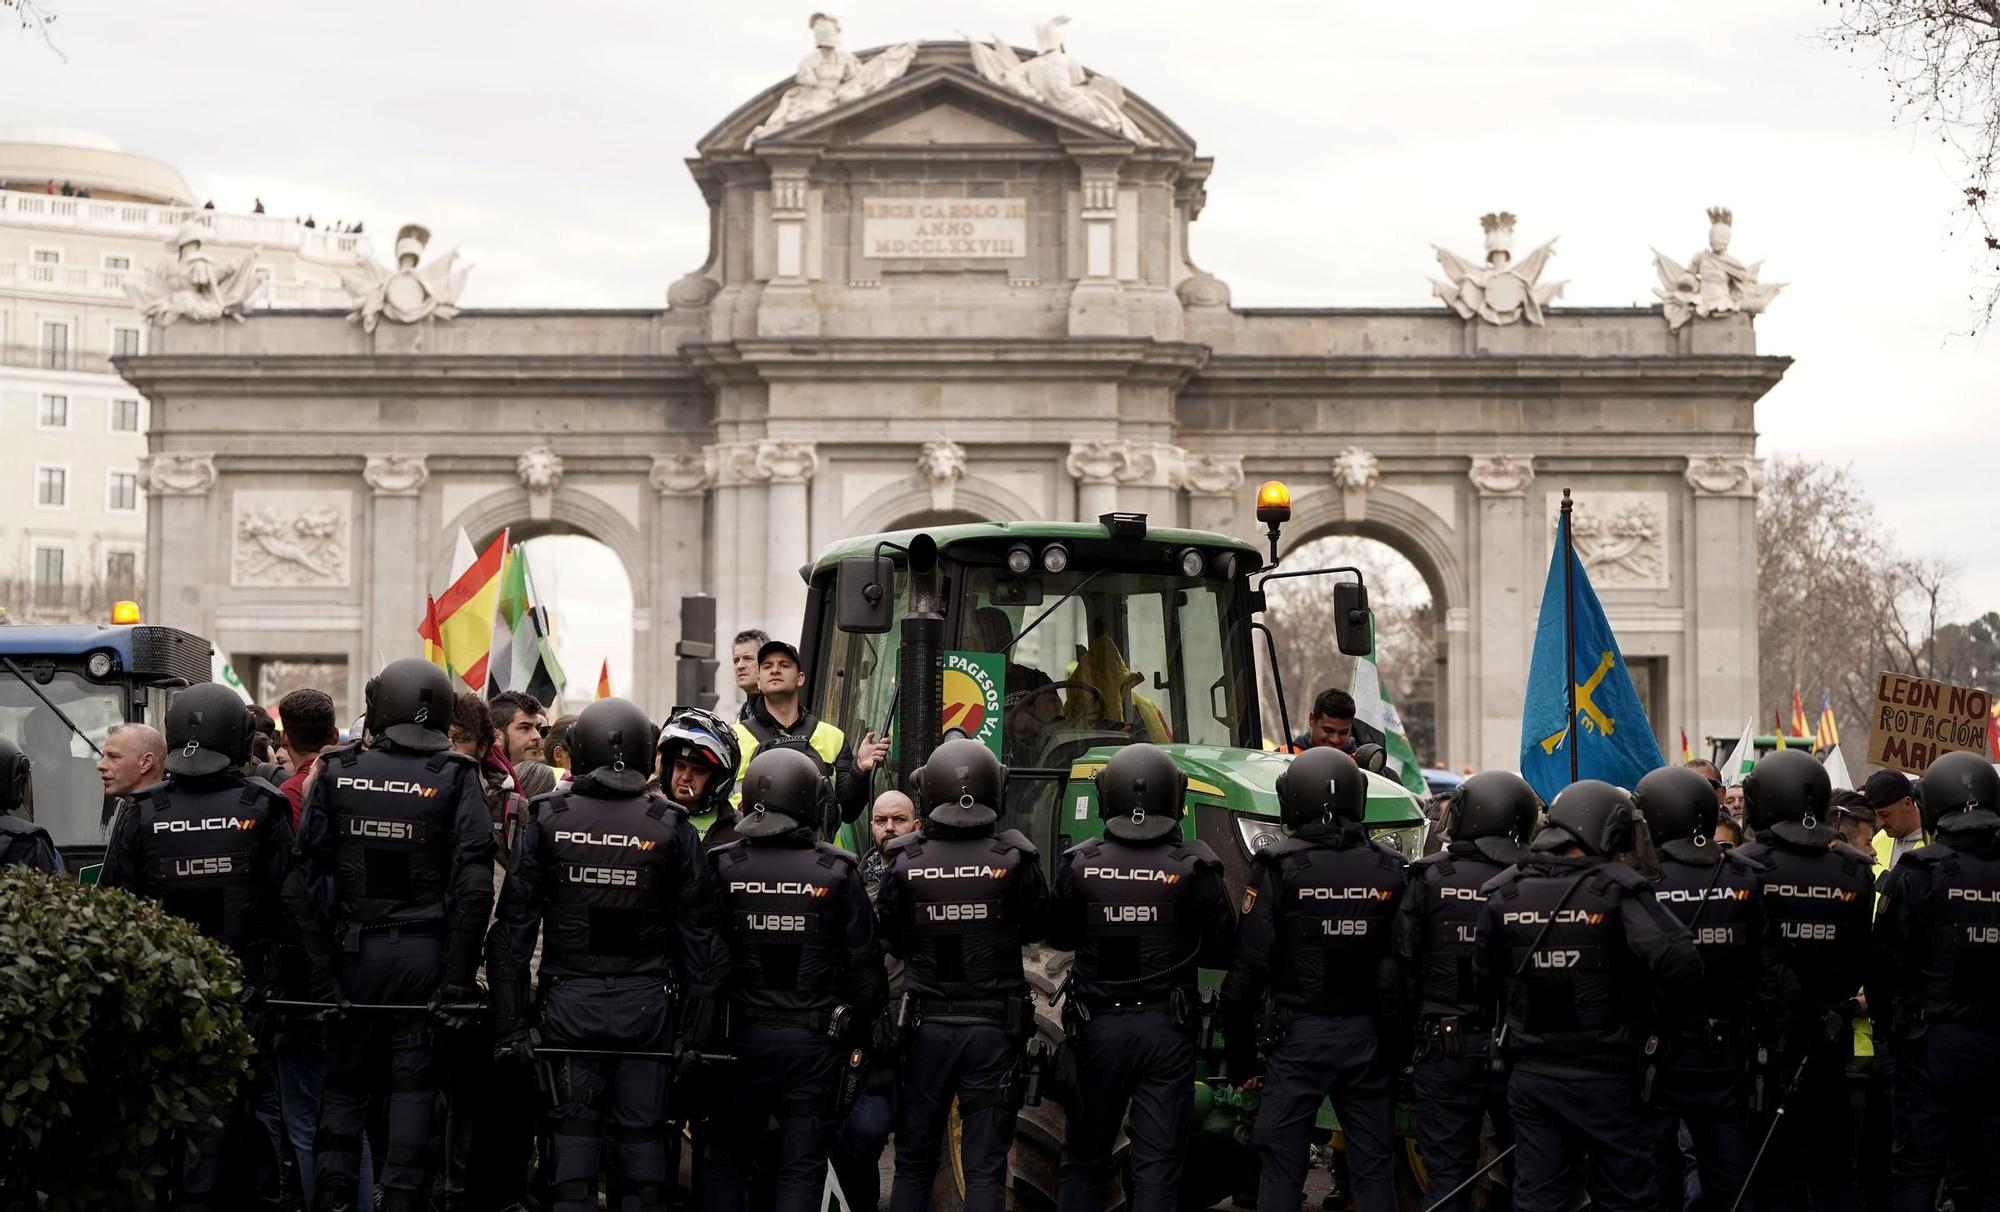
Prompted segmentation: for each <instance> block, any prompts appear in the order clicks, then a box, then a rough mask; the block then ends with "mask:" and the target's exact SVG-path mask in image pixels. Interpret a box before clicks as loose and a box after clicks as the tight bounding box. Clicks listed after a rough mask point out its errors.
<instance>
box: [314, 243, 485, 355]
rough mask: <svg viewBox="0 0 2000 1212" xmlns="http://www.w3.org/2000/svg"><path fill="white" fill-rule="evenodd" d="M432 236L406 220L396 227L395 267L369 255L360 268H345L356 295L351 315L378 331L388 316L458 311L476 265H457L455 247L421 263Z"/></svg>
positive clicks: (344, 278)
mask: <svg viewBox="0 0 2000 1212" xmlns="http://www.w3.org/2000/svg"><path fill="white" fill-rule="evenodd" d="M430 242H431V229H430V228H428V227H425V226H423V225H422V224H419V223H405V224H404V225H403V227H402V230H400V231H398V232H397V233H396V268H395V269H394V271H389V270H385V269H383V268H382V267H381V266H380V265H378V264H376V263H375V262H373V261H369V262H367V263H365V264H364V265H363V266H362V269H361V272H359V273H354V274H342V275H341V278H340V284H341V286H343V287H344V288H346V290H347V296H348V298H350V299H352V300H353V301H354V310H353V311H351V312H349V313H348V314H347V318H348V319H350V320H359V321H361V327H362V329H363V330H365V331H367V332H374V331H375V325H376V324H378V323H380V322H381V320H382V317H384V316H387V317H389V318H390V319H391V320H394V321H396V322H397V323H398V324H415V323H416V322H417V321H419V320H449V319H451V318H452V317H453V316H455V315H457V314H458V296H459V295H460V294H461V293H463V292H464V290H465V276H466V275H467V274H468V273H470V272H472V267H471V266H470V265H468V266H466V267H465V268H463V269H460V268H458V250H457V249H455V248H454V249H452V250H451V251H450V252H448V253H446V254H445V255H444V257H443V259H441V260H437V261H432V262H431V263H430V264H429V265H419V264H418V262H420V261H421V260H423V256H424V249H425V247H426V246H428V245H429V244H430Z"/></svg>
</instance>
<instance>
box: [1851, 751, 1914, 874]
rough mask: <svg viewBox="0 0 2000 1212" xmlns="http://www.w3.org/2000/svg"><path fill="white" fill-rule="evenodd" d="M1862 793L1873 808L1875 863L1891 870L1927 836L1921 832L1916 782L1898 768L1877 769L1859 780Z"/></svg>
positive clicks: (1878, 866) (1880, 868)
mask: <svg viewBox="0 0 2000 1212" xmlns="http://www.w3.org/2000/svg"><path fill="white" fill-rule="evenodd" d="M1861 794H1862V795H1865V796H1867V797H1868V806H1869V807H1870V808H1873V809H1874V810H1875V830H1876V832H1875V866H1876V867H1877V869H1878V870H1880V871H1893V870H1895V868H1896V864H1897V863H1899V862H1901V861H1902V858H1903V856H1904V855H1906V854H1908V853H1909V852H1910V851H1912V850H1915V849H1917V848H1918V847H1920V846H1922V845H1923V844H1924V843H1926V842H1928V841H1929V840H1930V838H1928V837H1927V836H1925V834H1924V814H1923V811H1922V809H1920V808H1918V806H1917V788H1916V785H1915V784H1913V783H1912V782H1910V776H1909V775H1907V774H1904V773H1902V772H1901V771H1899V770H1877V771H1876V772H1875V773H1873V774H1871V775H1869V776H1868V781H1867V782H1865V783H1863V784H1861Z"/></svg>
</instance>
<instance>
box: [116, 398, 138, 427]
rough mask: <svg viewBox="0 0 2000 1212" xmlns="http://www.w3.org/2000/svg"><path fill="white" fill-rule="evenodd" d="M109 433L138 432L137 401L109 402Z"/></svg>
mask: <svg viewBox="0 0 2000 1212" xmlns="http://www.w3.org/2000/svg"><path fill="white" fill-rule="evenodd" d="M111 432H112V433H138V432H139V401H137V400H113V401H111Z"/></svg>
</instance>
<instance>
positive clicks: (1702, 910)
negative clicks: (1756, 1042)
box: [1653, 854, 1763, 1023]
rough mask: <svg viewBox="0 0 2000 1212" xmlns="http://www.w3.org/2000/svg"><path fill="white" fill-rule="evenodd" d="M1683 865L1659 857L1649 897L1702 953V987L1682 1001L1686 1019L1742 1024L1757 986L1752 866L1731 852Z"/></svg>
mask: <svg viewBox="0 0 2000 1212" xmlns="http://www.w3.org/2000/svg"><path fill="white" fill-rule="evenodd" d="M1717 858H1718V860H1719V861H1718V862H1715V863H1710V864H1707V865H1703V864H1700V863H1684V862H1681V861H1680V860H1679V859H1676V858H1673V857H1671V856H1669V855H1665V854H1662V855H1661V856H1660V878H1659V879H1658V880H1657V881H1655V882H1654V885H1653V895H1654V897H1655V898H1656V899H1658V901H1659V902H1660V904H1661V905H1663V906H1665V908H1666V910H1667V912H1668V913H1671V914H1673V915H1674V918H1675V919H1676V920H1677V921H1679V922H1680V924H1681V925H1683V926H1686V927H1687V928H1688V932H1689V934H1690V935H1691V936H1692V938H1693V941H1694V949H1695V950H1696V951H1697V952H1699V953H1700V954H1701V984H1700V986H1699V988H1698V989H1697V990H1696V991H1695V993H1694V995H1693V996H1691V997H1689V998H1688V999H1687V1006H1688V1012H1689V1014H1690V1016H1691V1017H1694V1018H1705V1019H1711V1020H1715V1021H1720V1022H1731V1023H1741V1022H1743V1021H1744V1020H1745V1019H1746V1018H1747V1017H1748V1016H1749V1014H1750V1013H1751V1010H1752V999H1753V998H1754V996H1755V993H1756V987H1757V977H1758V971H1757V963H1758V948H1759V946H1760V939H1759V930H1760V929H1761V927H1762V924H1763V923H1762V916H1763V915H1762V911H1761V908H1760V906H1761V904H1762V902H1761V900H1760V898H1759V897H1758V894H1757V876H1758V871H1757V868H1756V867H1754V866H1752V865H1751V864H1750V863H1749V862H1747V861H1745V860H1743V859H1741V858H1738V857H1737V856H1736V855H1734V854H1721V855H1718V856H1717Z"/></svg>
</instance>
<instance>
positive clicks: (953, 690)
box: [938, 652, 1007, 757]
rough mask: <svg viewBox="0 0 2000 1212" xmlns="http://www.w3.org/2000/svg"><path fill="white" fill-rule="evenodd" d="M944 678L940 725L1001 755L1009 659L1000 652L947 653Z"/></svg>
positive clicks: (941, 727) (945, 655)
mask: <svg viewBox="0 0 2000 1212" xmlns="http://www.w3.org/2000/svg"><path fill="white" fill-rule="evenodd" d="M941 678H942V682H943V686H942V690H943V693H942V695H941V696H940V700H939V701H940V703H941V704H942V706H943V710H941V711H940V712H939V713H938V727H939V728H940V729H941V730H942V731H945V732H950V731H951V730H952V729H954V728H955V729H957V730H958V731H960V732H962V733H964V734H965V735H966V736H969V737H971V738H972V739H973V740H975V741H978V742H980V743H981V744H983V745H985V746H986V747H987V748H988V749H991V750H992V751H993V754H994V756H995V757H998V756H999V754H1000V726H1001V722H1002V721H1001V715H1002V714H1003V712H1002V707H1001V704H1002V703H1003V702H1004V701H1005V698H1006V694H1007V658H1006V657H1005V656H1004V655H1002V654H1001V653H997V652H947V653H945V654H944V668H943V670H942V671H941Z"/></svg>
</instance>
